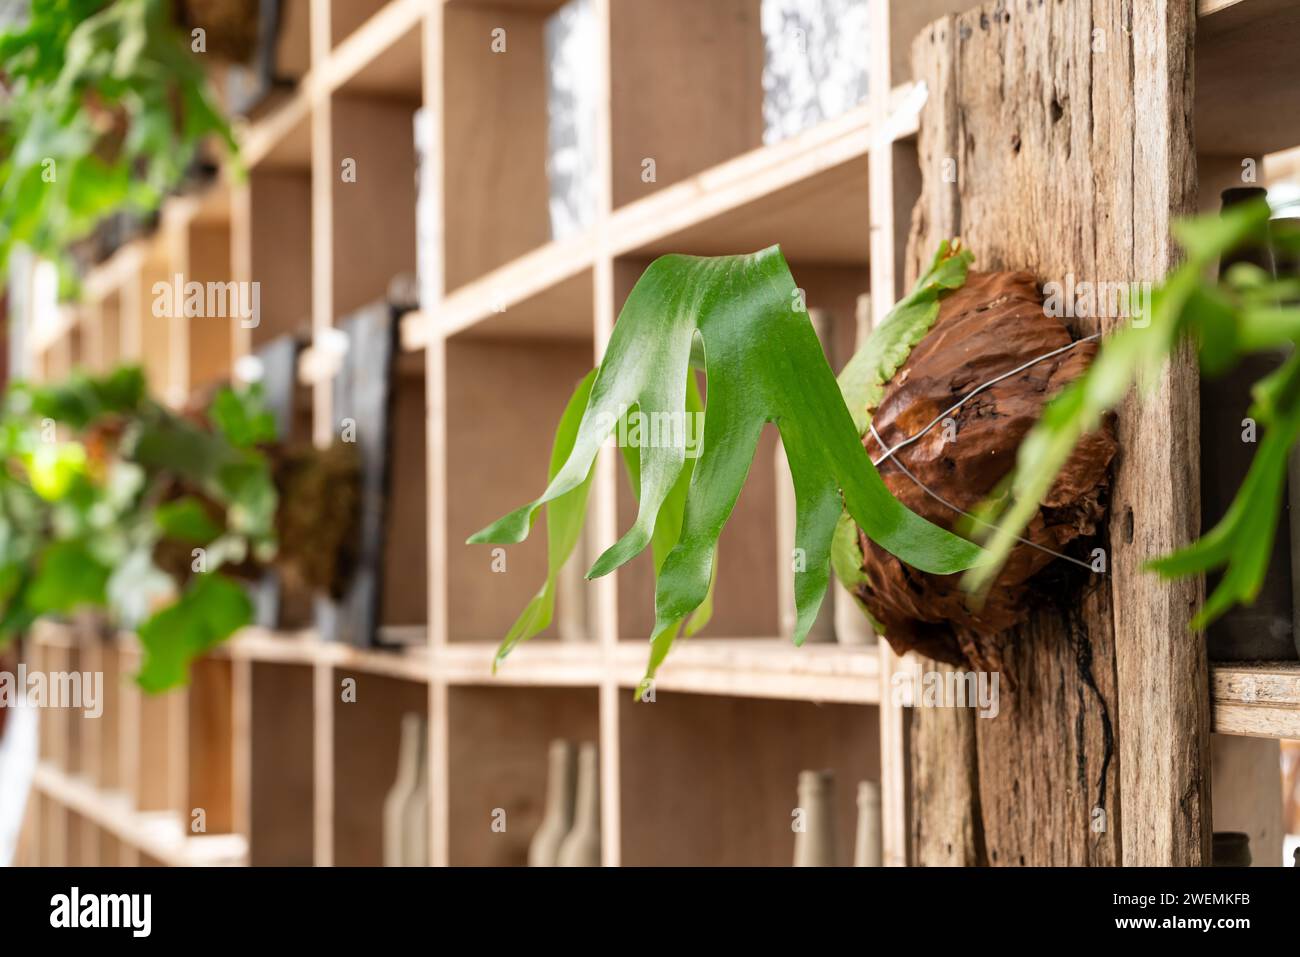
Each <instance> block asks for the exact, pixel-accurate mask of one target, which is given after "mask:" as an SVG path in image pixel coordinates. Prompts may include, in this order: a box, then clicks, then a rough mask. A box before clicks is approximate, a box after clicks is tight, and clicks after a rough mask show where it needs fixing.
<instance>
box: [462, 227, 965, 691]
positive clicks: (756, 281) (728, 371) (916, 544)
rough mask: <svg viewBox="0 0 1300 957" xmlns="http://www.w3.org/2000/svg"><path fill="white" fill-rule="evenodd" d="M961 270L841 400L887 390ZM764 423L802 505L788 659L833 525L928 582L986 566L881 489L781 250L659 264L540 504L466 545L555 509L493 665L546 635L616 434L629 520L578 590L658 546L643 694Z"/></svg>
mask: <svg viewBox="0 0 1300 957" xmlns="http://www.w3.org/2000/svg"><path fill="white" fill-rule="evenodd" d="M967 261H968V257H966V256H965V255H964V254H961V253H958V252H955V251H953V250H951V249H949V248H948V247H947V246H946V245H945V246H944V247H943V248H942V249H941V250H940V251H939V254H938V255H937V256H936V257H935V261H934V263H933V265H932V267H931V269H930V270H929V272H928V273H927V276H926V277H925V278H924V279H923V281H922V283H920V284H918V289H917V291H915V292H914V293H913V294H912V296H909V297H908V299H906V300H904V301H903V303H900V306H899V308H898V309H896V310H895V317H896V319H897V321H896V322H891V323H890V324H889V327H890V328H891V331H890V333H888V334H886V335H883V336H881V337H880V339H879V342H878V344H877V346H876V350H875V352H874V353H873V354H872V357H870V358H869V359H866V360H863V361H862V362H859V363H857V365H856V366H854V367H853V368H852V370H851V374H849V375H848V379H847V381H848V383H849V385H848V388H851V389H853V390H859V391H865V392H869V391H870V390H871V389H872V388H873V387H878V386H879V382H877V379H878V377H879V376H880V375H881V374H882V373H883V372H884V370H886V369H888V368H890V366H891V364H894V365H896V364H897V362H899V361H901V359H899V358H898V356H899V354H900V351H901V350H903V349H905V348H910V347H909V346H906V343H907V342H908V341H909V340H910V339H912V338H913V337H919V335H923V334H924V331H923V328H922V327H925V328H928V326H926V325H925V323H926V317H927V316H928V317H929V320H928V321H929V322H933V319H934V314H937V308H938V307H937V301H938V296H939V295H940V293H941V292H942V290H943V289H946V288H951V287H953V286H954V285H960V283H961V281H962V280H963V278H964V276H965V265H966V263H967ZM902 354H903V355H904V356H905V352H903V353H902ZM693 367H699V368H702V369H703V372H704V375H705V381H706V384H707V406H702V407H701V408H697V407H695V405H694V403H695V401H697V400H696V399H692V396H693V394H694V393H693V389H694V386H695V378H694V375H695V373H694V371H693ZM849 371H850V370H846V373H848V372H849ZM693 415H702V416H703V429H702V434H703V441H702V444H701V446H700V447H699V449H698V450H697V451H698V455H697V457H695V458H694V459H689V458H688V455H687V449H686V442H685V436H686V434H687V429H688V425H687V423H688V422H689V421H690V418H689V417H690V416H693ZM768 422H772V423H775V424H776V426H777V428H778V430H779V431H780V435H781V441H782V443H783V445H784V447H785V452H786V456H787V458H788V460H789V463H790V472H791V475H792V477H793V481H794V487H795V494H796V530H795V543H796V547H797V548H798V549H799V550H800V554H801V556H802V558H803V562H802V568H803V569H804V570H803V571H800V572H796V573H795V575H796V577H795V589H794V593H795V605H796V612H797V619H796V625H795V633H794V640H795V643H796V644H799V643H802V641H803V639H804V637H805V636H806V634H807V632H808V629H809V628H810V627H811V625H812V622H813V620H814V619H815V618H816V616H817V612H818V609H819V607H820V605H821V602H822V599H823V597H824V595H825V593H826V589H827V587H828V585H829V581H830V556H831V547H832V540H833V538H834V537H835V530H836V526H837V524H838V523H839V521H840V516H841V514H842V513H843V512H846V511H847V513H848V514H849V515H851V516H852V519H853V521H854V522H856V523H857V524H858V525H859V526H860V527H861V528H862V529H863V531H864V532H865V533H866V534H867V535H868V536H869V537H871V538H872V539H873V540H874V541H876V542H877V543H879V544H880V545H881V546H882V547H883V548H885V549H887V550H889V551H890V552H892V553H893V554H895V555H897V556H899V557H900V558H902V559H903V560H904V561H907V562H908V563H909V564H912V565H914V566H915V567H917V568H920V569H923V570H925V571H930V572H935V573H939V574H951V573H955V572H958V571H962V570H964V569H967V568H969V567H971V566H972V565H973V564H974V563H975V561H976V560H977V558H978V557H979V555H980V550H979V549H978V548H977V547H976V546H974V545H972V544H971V543H970V542H968V541H966V540H964V539H962V538H959V537H957V536H955V535H953V534H951V533H950V532H947V531H945V530H943V529H941V528H939V527H937V526H935V525H932V524H930V523H929V522H927V521H925V520H923V519H921V518H919V517H918V516H916V515H915V514H913V513H912V512H910V511H909V510H908V509H906V508H905V507H903V506H902V505H901V504H900V503H899V502H898V501H897V500H896V499H895V498H894V497H893V496H892V495H891V494H890V493H889V491H888V489H887V488H886V487H885V484H884V482H883V481H882V480H881V478H880V476H879V475H878V474H877V472H876V470H875V467H874V466H873V465H872V463H871V460H870V459H869V458H868V456H867V454H866V451H865V449H864V448H863V445H862V442H861V434H862V427H861V425H860V424H859V423H856V422H855V421H854V418H853V416H852V415H851V414H850V412H849V409H848V407H847V406H846V404H845V400H844V398H843V396H842V395H841V390H840V385H839V384H837V382H836V380H835V376H834V373H833V372H832V371H831V369H830V366H829V365H828V364H827V362H826V358H825V354H824V353H823V351H822V347H821V344H820V342H819V341H818V339H817V335H816V333H815V332H814V330H813V328H812V324H811V322H810V321H809V319H808V315H807V312H806V310H805V309H804V306H803V300H802V294H801V292H800V290H799V289H798V288H797V287H796V286H795V282H794V278H793V277H792V276H791V274H790V270H789V267H788V266H787V265H786V262H785V259H784V257H783V256H782V255H781V252H780V250H779V249H778V248H776V247H771V248H769V249H766V250H763V251H762V252H759V253H755V254H753V255H749V256H721V257H710V258H699V257H692V256H676V255H672V256H663V257H661V258H659V259H657V260H655V261H654V262H653V263H651V264H650V266H649V267H648V268H647V269H646V271H645V273H644V274H643V275H642V277H641V279H640V280H639V281H638V282H637V284H636V286H635V287H634V288H633V290H632V292H631V294H630V295H629V296H628V300H627V303H626V304H625V305H624V307H623V310H622V312H621V314H620V315H619V319H618V322H617V323H616V325H615V327H614V332H613V334H612V335H611V337H610V341H609V346H608V349H607V350H606V353H605V357H604V360H603V361H602V362H601V365H600V367H599V368H598V369H597V370H596V371H595V373H594V374H593V375H592V376H588V378H587V379H585V380H584V381H583V383H582V384H581V385H580V386H579V388H578V390H577V391H576V392H575V393H574V396H573V399H572V400H571V401H570V403H569V407H568V409H567V410H566V412H565V414H564V417H563V418H562V420H561V427H560V430H559V433H558V435H557V439H556V444H555V449H554V454H553V456H552V464H551V479H550V484H549V485H548V486H547V488H546V490H545V491H544V492H543V493H542V495H541V496H540V497H538V498H537V499H535V500H534V501H532V502H530V503H528V504H527V505H524V506H522V507H521V508H519V509H516V510H515V511H514V512H511V513H510V514H509V515H506V516H505V517H503V518H501V519H500V520H498V521H497V522H495V523H493V524H492V525H490V526H488V527H487V528H485V529H483V530H482V531H480V532H478V533H477V534H475V535H474V536H472V537H471V538H470V542H495V543H513V542H519V541H522V540H523V539H524V538H525V537H526V536H527V535H528V533H529V530H530V528H531V525H532V522H533V520H534V517H535V516H536V514H537V512H538V510H539V509H542V508H546V509H547V523H548V534H549V536H550V544H551V548H550V555H549V558H550V569H551V571H550V574H549V576H548V580H547V583H546V585H544V586H543V588H542V591H541V592H539V593H538V596H537V597H536V598H535V599H534V600H533V603H531V604H530V605H529V607H528V608H527V609H525V612H524V615H523V616H521V618H520V620H519V621H518V622H516V624H515V626H514V627H513V628H512V629H511V631H510V634H509V635H508V636H507V639H506V641H505V642H503V644H502V646H501V649H500V651H499V652H498V661H499V660H500V659H501V657H503V656H504V655H505V654H506V653H508V652H509V651H510V649H511V648H512V647H514V645H515V644H517V643H518V642H519V641H521V640H524V639H526V638H527V637H530V636H532V635H534V634H536V633H537V632H538V631H540V630H541V629H542V628H544V627H545V625H546V624H547V623H549V620H550V610H551V603H552V600H553V599H552V597H551V595H552V592H553V585H554V576H555V573H556V570H557V569H558V567H559V566H560V565H562V564H563V562H564V560H565V559H566V558H567V557H568V555H569V553H571V551H572V549H573V545H574V543H576V541H577V532H578V529H579V528H580V527H581V520H582V512H583V508H584V506H585V500H586V495H587V485H588V483H589V481H590V475H591V467H592V463H593V461H594V459H595V457H596V453H597V451H598V449H599V448H600V446H601V445H602V444H603V443H604V442H605V440H606V439H607V438H608V437H609V435H610V434H611V432H614V431H615V429H618V430H619V431H618V435H619V437H620V442H619V444H620V446H621V447H622V448H623V449H624V455H625V461H626V462H627V464H628V471H629V475H630V477H631V478H632V480H633V487H634V489H635V491H636V493H637V498H638V502H639V508H638V514H637V518H636V521H635V522H634V524H633V525H632V527H631V529H629V530H628V531H627V533H626V534H624V535H623V537H622V538H621V539H620V540H619V541H618V542H616V543H615V544H614V545H613V546H612V547H610V548H609V549H608V550H607V551H606V552H605V553H604V554H603V555H601V556H600V557H599V558H597V559H596V561H595V563H594V564H593V565H592V567H591V569H590V571H589V572H588V577H589V578H594V577H598V576H601V575H604V574H607V573H609V572H611V571H613V570H614V569H616V568H618V567H619V566H621V565H623V564H624V563H626V562H627V561H629V560H630V559H632V558H633V557H634V556H636V555H637V554H639V553H640V552H641V551H643V550H644V549H645V547H646V546H647V545H652V547H653V553H654V557H655V565H656V572H657V575H656V586H655V617H656V622H655V628H654V633H653V634H652V635H651V643H652V650H651V661H650V666H649V668H648V670H647V678H650V677H652V676H653V674H654V669H655V668H656V667H657V666H658V664H659V663H661V662H662V661H663V659H664V657H665V656H666V655H667V653H668V650H669V648H670V647H671V645H672V642H673V640H674V639H675V637H676V636H677V635H678V634H679V632H680V631H681V629H682V627H683V625H686V626H687V630H688V632H689V631H693V630H697V629H698V627H700V625H701V619H706V618H707V614H708V604H707V602H708V599H709V595H710V590H711V583H712V580H713V574H714V569H715V557H716V548H717V541H718V536H719V535H720V534H721V532H722V528H723V526H724V525H725V524H726V522H727V519H728V517H729V516H730V514H731V510H732V507H733V506H734V505H735V502H736V498H737V496H738V495H739V493H740V488H741V486H742V485H743V483H744V481H745V477H746V475H747V474H748V471H749V467H750V463H751V461H752V460H753V457H754V452H755V449H756V446H757V444H758V438H759V434H760V432H761V431H762V428H763V426H764V424H765V423H768ZM655 423H659V425H660V427H661V428H660V434H659V435H658V436H657V439H658V440H656V437H655V436H651V437H649V440H647V435H646V434H645V428H646V426H647V424H649V425H651V426H653V425H654V424H655ZM665 425H666V427H667V428H668V429H669V430H670V432H671V437H670V439H669V440H667V441H665V440H663V435H662V427H664V426H665ZM692 616H694V617H692ZM688 619H689V621H688Z"/></svg>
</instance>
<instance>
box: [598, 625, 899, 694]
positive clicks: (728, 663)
mask: <svg viewBox="0 0 1300 957" xmlns="http://www.w3.org/2000/svg"><path fill="white" fill-rule="evenodd" d="M649 652H650V646H649V644H648V643H643V642H639V641H622V642H619V644H618V649H617V651H616V653H615V661H616V663H617V679H618V683H619V684H620V685H622V686H623V687H627V688H635V687H636V686H637V685H638V684H639V683H640V681H641V678H642V676H643V675H644V674H645V665H646V660H647V657H648V655H649ZM655 689H656V692H658V691H685V692H692V693H695V694H711V695H726V696H732V697H745V698H786V699H793V700H801V701H805V700H806V701H837V702H844V703H848V704H878V703H879V702H880V657H879V652H878V650H877V649H876V646H875V645H866V646H862V647H850V646H845V645H836V644H808V645H804V646H803V647H802V648H796V647H794V645H792V644H791V643H790V642H788V641H786V640H784V639H781V638H754V639H732V638H713V639H709V638H690V639H687V640H685V641H679V642H677V643H676V644H675V645H674V646H673V651H672V654H671V655H669V657H668V660H667V661H666V662H665V663H664V664H663V665H662V666H661V667H660V669H659V673H658V675H657V676H656V678H655Z"/></svg>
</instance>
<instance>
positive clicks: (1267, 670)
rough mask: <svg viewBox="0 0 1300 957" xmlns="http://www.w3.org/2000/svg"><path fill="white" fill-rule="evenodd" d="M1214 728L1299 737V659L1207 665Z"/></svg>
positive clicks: (1276, 736)
mask: <svg viewBox="0 0 1300 957" xmlns="http://www.w3.org/2000/svg"><path fill="white" fill-rule="evenodd" d="M1210 699H1211V703H1212V716H1213V730H1215V731H1217V732H1219V733H1220V734H1244V735H1250V736H1252V737H1260V738H1300V662H1297V661H1277V662H1253V661H1252V662H1224V663H1221V664H1211V665H1210Z"/></svg>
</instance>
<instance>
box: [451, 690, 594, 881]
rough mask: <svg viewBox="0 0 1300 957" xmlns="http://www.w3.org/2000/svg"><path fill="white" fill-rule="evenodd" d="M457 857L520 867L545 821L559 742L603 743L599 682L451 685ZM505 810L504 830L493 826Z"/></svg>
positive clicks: (463, 862) (454, 860) (469, 862)
mask: <svg viewBox="0 0 1300 957" xmlns="http://www.w3.org/2000/svg"><path fill="white" fill-rule="evenodd" d="M448 696H449V697H448V719H447V720H448V735H449V744H448V747H449V761H448V786H449V788H450V792H451V793H450V809H449V813H450V819H449V840H450V863H451V864H452V865H453V866H475V867H477V866H493V867H498V866H519V865H523V864H526V863H527V862H528V845H529V843H530V842H531V841H532V838H533V834H534V833H535V832H536V830H537V827H538V825H539V824H540V823H541V820H542V812H543V809H544V804H545V798H546V774H547V753H548V749H549V747H550V743H551V741H552V740H554V739H556V738H567V739H570V740H572V741H575V742H579V743H581V742H586V741H593V742H594V741H597V740H598V735H599V727H600V721H599V703H598V692H597V691H596V690H595V689H593V688H520V687H516V688H491V687H488V688H479V687H452V688H450V689H448ZM501 812H504V815H505V817H504V824H505V827H504V829H503V830H502V829H500V828H499V826H498V828H497V829H494V828H493V823H494V821H499V820H501Z"/></svg>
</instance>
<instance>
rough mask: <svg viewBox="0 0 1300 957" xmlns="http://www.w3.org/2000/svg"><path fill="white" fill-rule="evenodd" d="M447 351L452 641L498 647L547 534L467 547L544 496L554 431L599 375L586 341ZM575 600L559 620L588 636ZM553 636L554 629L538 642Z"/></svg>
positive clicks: (496, 343) (480, 339)
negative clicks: (590, 378)
mask: <svg viewBox="0 0 1300 957" xmlns="http://www.w3.org/2000/svg"><path fill="white" fill-rule="evenodd" d="M588 303H590V300H588ZM587 309H588V315H589V314H590V313H589V310H590V305H589V304H588V307H587ZM492 321H494V320H489V324H490V323H491V322H492ZM587 328H588V330H590V325H588V327H587ZM446 348H447V352H446V358H447V383H446V415H447V447H448V457H449V459H450V461H452V462H455V463H457V467H456V468H454V469H450V470H449V471H448V474H447V517H448V524H447V543H446V547H447V555H448V562H447V576H448V581H447V620H448V626H449V637H450V640H452V641H487V642H497V641H500V640H501V638H502V637H504V635H505V634H506V632H507V631H508V630H509V628H510V625H511V623H513V622H514V620H515V618H516V617H517V616H518V614H519V613H520V612H521V611H522V610H523V608H524V606H525V605H526V604H527V603H528V601H529V600H530V599H531V598H532V597H533V595H534V594H535V593H536V591H537V589H538V588H539V587H540V586H541V584H542V582H543V581H544V580H545V578H546V535H545V532H544V528H543V526H542V525H541V523H540V522H539V523H538V524H536V525H535V526H534V528H533V532H532V534H531V535H529V537H528V540H527V541H524V542H521V543H520V544H518V545H504V546H496V545H492V546H485V545H467V544H466V543H465V540H466V539H467V538H468V537H469V536H470V535H471V534H473V533H474V532H475V531H477V530H478V529H480V528H482V527H483V526H485V525H487V524H488V523H489V522H492V521H495V520H496V519H497V518H499V517H501V516H502V515H505V514H506V513H507V512H510V511H512V510H513V509H515V508H518V507H519V506H520V505H523V504H524V503H525V502H528V501H530V500H531V499H534V498H536V497H537V496H538V495H540V494H541V492H542V490H543V489H545V488H546V476H547V468H548V465H549V463H550V457H551V444H552V442H553V439H554V429H555V425H556V423H557V422H559V419H560V415H561V413H562V412H563V411H564V407H565V404H566V403H567V402H568V400H569V398H570V397H571V396H572V394H573V390H574V388H575V387H576V386H577V384H578V382H579V381H580V380H581V379H582V377H583V376H584V375H586V374H587V372H588V371H590V369H591V368H592V365H593V360H592V349H593V347H592V340H591V336H590V332H589V331H588V334H587V335H586V336H585V337H583V338H573V339H570V338H549V339H516V338H513V337H503V336H495V337H488V336H477V335H472V334H462V335H458V336H453V337H451V338H450V339H449V340H448V341H447V345H446ZM521 408H523V409H526V410H527V412H526V414H521V412H520V409H521ZM498 549H500V550H499V551H498ZM582 559H583V556H581V555H575V557H574V559H573V563H574V564H575V565H576V564H579V563H581V562H582ZM585 568H586V565H583V566H582V569H581V570H579V575H580V574H581V571H582V570H585ZM578 595H579V596H580V597H578V599H577V601H578V602H579V603H580V606H579V607H566V606H564V596H563V595H562V596H561V599H560V601H558V602H557V609H556V617H557V620H561V619H563V620H571V621H574V622H575V623H576V624H575V630H578V631H581V630H582V629H584V628H585V625H583V624H582V623H583V622H584V621H585V619H586V602H585V601H584V600H583V598H582V597H581V596H582V592H581V591H579V592H578ZM556 633H557V625H556V624H552V626H551V627H550V628H548V629H547V630H546V631H545V632H543V633H542V634H541V635H539V636H538V638H537V639H534V640H540V639H545V638H552V637H555V635H556Z"/></svg>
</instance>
